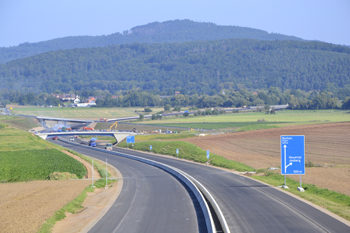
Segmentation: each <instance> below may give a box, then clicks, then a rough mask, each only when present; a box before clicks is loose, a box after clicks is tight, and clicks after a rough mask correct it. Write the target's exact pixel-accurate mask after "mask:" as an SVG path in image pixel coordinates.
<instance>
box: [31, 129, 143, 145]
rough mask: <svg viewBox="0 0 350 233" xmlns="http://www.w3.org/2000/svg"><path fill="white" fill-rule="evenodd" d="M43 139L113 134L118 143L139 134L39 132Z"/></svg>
mask: <svg viewBox="0 0 350 233" xmlns="http://www.w3.org/2000/svg"><path fill="white" fill-rule="evenodd" d="M37 135H38V136H39V137H41V138H42V139H44V140H46V138H47V137H56V136H57V137H65V136H75V135H78V136H79V135H85V136H86V135H91V136H111V137H114V138H115V140H116V141H117V143H119V142H121V141H123V140H124V139H125V138H126V137H127V136H134V135H137V134H136V133H133V132H114V131H109V132H100V131H79V132H78V131H76V132H52V133H38V134H37Z"/></svg>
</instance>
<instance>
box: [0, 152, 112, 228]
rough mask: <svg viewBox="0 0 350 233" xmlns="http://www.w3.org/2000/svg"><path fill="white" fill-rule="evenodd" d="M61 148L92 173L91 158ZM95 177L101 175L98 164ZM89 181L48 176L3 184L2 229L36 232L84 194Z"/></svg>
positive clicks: (0, 197)
mask: <svg viewBox="0 0 350 233" xmlns="http://www.w3.org/2000/svg"><path fill="white" fill-rule="evenodd" d="M62 152H64V153H66V154H68V155H70V156H71V157H73V158H75V159H77V160H78V161H80V162H81V163H82V164H83V165H84V166H85V167H86V169H87V175H86V176H85V178H91V177H92V169H91V165H90V164H89V163H88V162H86V161H85V160H83V159H81V158H80V157H78V156H76V155H74V154H72V153H69V152H67V151H62ZM113 175H114V174H113ZM94 178H95V179H98V178H101V176H100V174H99V172H98V171H97V169H96V168H95V167H94ZM89 184H91V180H67V181H50V180H46V181H31V182H21V183H3V184H0V212H1V214H0V229H1V232H9V233H10V232H37V231H38V229H39V228H40V226H41V225H42V224H43V223H44V222H45V221H46V220H47V219H48V218H50V217H51V216H52V215H53V214H54V213H55V212H56V211H58V210H59V209H61V208H62V207H63V206H65V205H66V204H67V203H69V202H70V201H72V200H73V199H74V198H76V197H77V196H78V195H79V194H81V192H82V191H83V190H84V189H85V188H86V187H87V186H89ZM94 200H96V198H94Z"/></svg>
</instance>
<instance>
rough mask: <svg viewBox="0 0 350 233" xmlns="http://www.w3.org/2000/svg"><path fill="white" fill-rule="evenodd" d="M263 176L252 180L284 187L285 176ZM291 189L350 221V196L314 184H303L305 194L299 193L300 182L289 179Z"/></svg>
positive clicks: (270, 173) (273, 174) (270, 174)
mask: <svg viewBox="0 0 350 233" xmlns="http://www.w3.org/2000/svg"><path fill="white" fill-rule="evenodd" d="M264 173H265V174H264V175H263V176H258V175H256V176H252V178H254V179H257V180H260V181H262V182H265V183H267V184H270V185H273V186H275V187H277V186H282V185H284V176H282V175H280V174H276V173H273V172H268V171H264ZM286 182H287V185H288V187H289V189H287V190H286V191H288V192H290V193H293V194H294V195H297V196H299V197H302V198H304V199H305V200H308V201H310V202H312V203H314V204H316V205H318V206H321V207H323V208H326V209H327V210H329V211H331V212H333V213H334V214H336V215H338V216H340V217H342V218H344V219H346V220H348V221H350V196H348V195H345V194H342V193H339V192H335V191H332V190H329V189H325V188H319V187H317V186H315V185H313V184H304V183H303V184H302V186H303V188H304V189H305V192H299V191H297V188H298V187H299V186H300V183H299V182H298V181H295V180H293V179H290V178H288V177H287V180H286Z"/></svg>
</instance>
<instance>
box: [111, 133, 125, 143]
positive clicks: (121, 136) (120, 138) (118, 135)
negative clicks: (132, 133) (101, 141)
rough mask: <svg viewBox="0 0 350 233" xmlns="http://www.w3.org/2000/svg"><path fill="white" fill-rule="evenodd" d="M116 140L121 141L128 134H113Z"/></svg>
mask: <svg viewBox="0 0 350 233" xmlns="http://www.w3.org/2000/svg"><path fill="white" fill-rule="evenodd" d="M113 136H114V138H115V140H116V141H117V144H118V143H119V142H121V141H123V140H124V139H125V138H126V137H127V136H128V135H127V134H116V133H114V134H113Z"/></svg>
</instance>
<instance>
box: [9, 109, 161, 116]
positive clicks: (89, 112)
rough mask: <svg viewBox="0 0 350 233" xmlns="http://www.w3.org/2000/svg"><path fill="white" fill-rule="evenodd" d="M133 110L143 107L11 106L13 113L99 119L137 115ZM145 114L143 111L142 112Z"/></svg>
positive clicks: (154, 110)
mask: <svg viewBox="0 0 350 233" xmlns="http://www.w3.org/2000/svg"><path fill="white" fill-rule="evenodd" d="M161 110H163V109H162V108H153V112H156V111H161ZM135 111H139V112H141V111H143V108H136V107H135V108H67V107H66V108H60V107H53V108H41V107H28V108H13V110H12V112H13V113H14V114H22V115H34V116H47V117H65V118H80V119H99V118H121V117H130V116H138V114H137V113H136V112H135ZM144 114H145V113H144Z"/></svg>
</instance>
